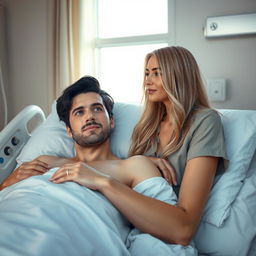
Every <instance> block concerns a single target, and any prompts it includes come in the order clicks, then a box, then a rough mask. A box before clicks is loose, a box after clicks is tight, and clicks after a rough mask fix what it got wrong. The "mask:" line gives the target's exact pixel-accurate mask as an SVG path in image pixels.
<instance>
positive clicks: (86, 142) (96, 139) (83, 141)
mask: <svg viewBox="0 0 256 256" xmlns="http://www.w3.org/2000/svg"><path fill="white" fill-rule="evenodd" d="M71 133H72V138H73V140H74V141H75V142H76V143H77V144H78V145H79V146H81V147H92V146H96V145H100V144H102V143H103V142H105V141H106V140H107V139H108V138H109V137H110V134H111V129H110V128H107V129H105V130H102V131H101V132H100V133H99V134H97V133H96V132H94V131H92V132H91V135H90V136H85V135H83V134H81V133H80V134H78V133H76V132H75V131H74V130H72V129H71Z"/></svg>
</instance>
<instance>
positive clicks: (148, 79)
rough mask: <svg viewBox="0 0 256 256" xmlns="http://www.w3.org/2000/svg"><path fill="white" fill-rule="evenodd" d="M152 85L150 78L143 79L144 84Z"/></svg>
mask: <svg viewBox="0 0 256 256" xmlns="http://www.w3.org/2000/svg"><path fill="white" fill-rule="evenodd" d="M152 83H153V80H152V77H151V76H150V75H148V76H147V77H146V79H145V84H152Z"/></svg>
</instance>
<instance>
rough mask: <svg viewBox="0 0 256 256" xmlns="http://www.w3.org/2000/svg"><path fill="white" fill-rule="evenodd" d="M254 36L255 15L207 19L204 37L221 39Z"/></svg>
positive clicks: (255, 32)
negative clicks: (224, 37)
mask: <svg viewBox="0 0 256 256" xmlns="http://www.w3.org/2000/svg"><path fill="white" fill-rule="evenodd" d="M248 34H256V13H251V14H239V15H229V16H218V17H208V18H207V20H206V25H205V29H204V35H205V37H209V38H210V37H223V36H239V35H248Z"/></svg>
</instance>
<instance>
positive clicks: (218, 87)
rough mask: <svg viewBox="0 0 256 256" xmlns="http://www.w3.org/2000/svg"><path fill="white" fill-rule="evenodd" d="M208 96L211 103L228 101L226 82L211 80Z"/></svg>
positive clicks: (208, 81)
mask: <svg viewBox="0 0 256 256" xmlns="http://www.w3.org/2000/svg"><path fill="white" fill-rule="evenodd" d="M206 91H207V95H208V98H209V100H210V101H225V100H226V80H225V79H209V80H207V86H206Z"/></svg>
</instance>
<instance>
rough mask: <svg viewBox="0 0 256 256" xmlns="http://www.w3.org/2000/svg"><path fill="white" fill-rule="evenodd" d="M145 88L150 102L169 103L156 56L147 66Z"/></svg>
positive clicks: (150, 59) (151, 58) (152, 57)
mask: <svg viewBox="0 0 256 256" xmlns="http://www.w3.org/2000/svg"><path fill="white" fill-rule="evenodd" d="M144 87H145V94H146V97H147V98H148V100H149V101H152V102H165V101H169V99H168V96H167V93H166V92H165V90H164V88H163V82H162V71H161V69H160V67H159V65H158V62H157V59H156V57H155V56H151V57H150V58H149V60H148V63H147V65H146V70H145V82H144Z"/></svg>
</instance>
